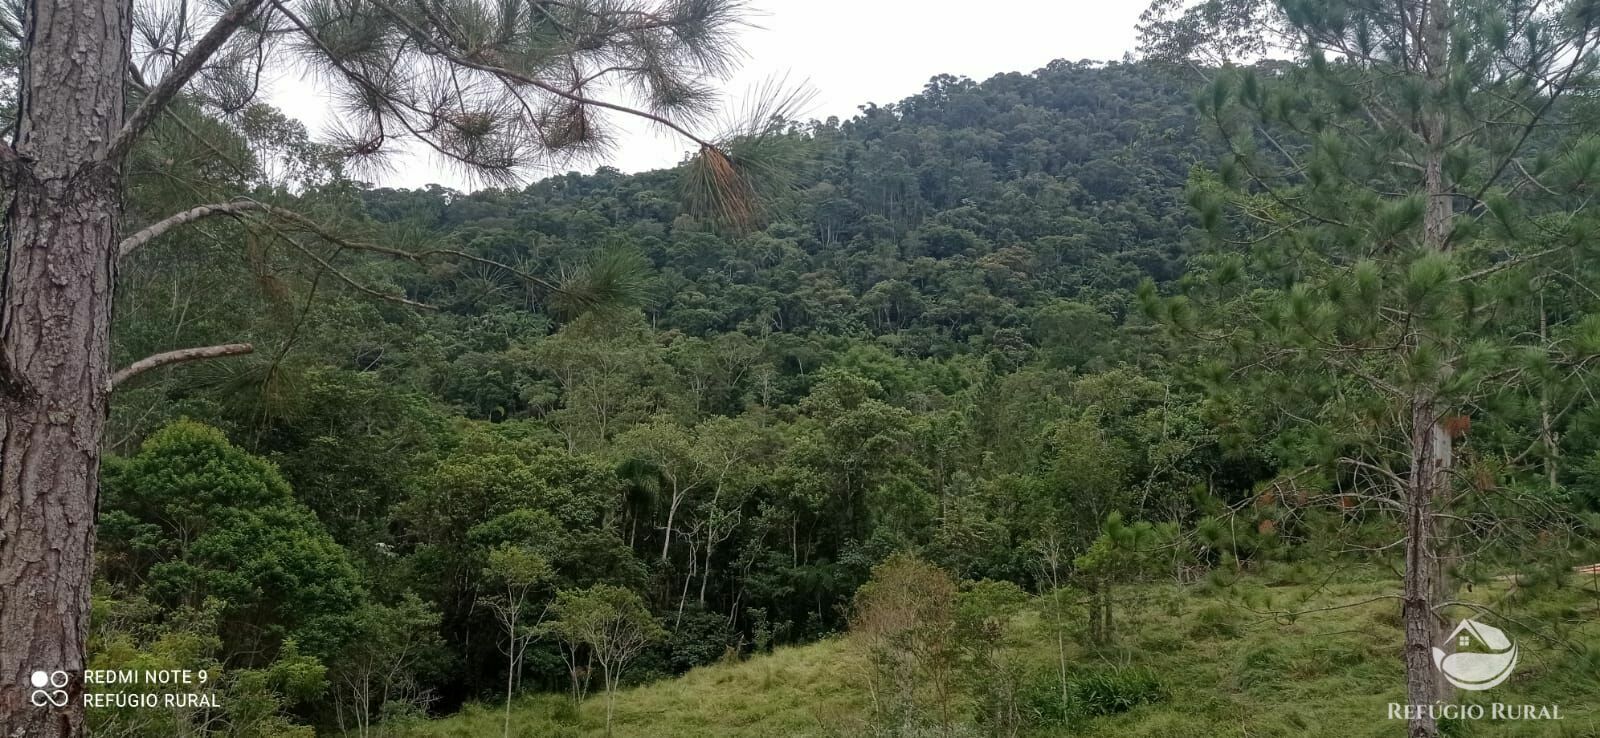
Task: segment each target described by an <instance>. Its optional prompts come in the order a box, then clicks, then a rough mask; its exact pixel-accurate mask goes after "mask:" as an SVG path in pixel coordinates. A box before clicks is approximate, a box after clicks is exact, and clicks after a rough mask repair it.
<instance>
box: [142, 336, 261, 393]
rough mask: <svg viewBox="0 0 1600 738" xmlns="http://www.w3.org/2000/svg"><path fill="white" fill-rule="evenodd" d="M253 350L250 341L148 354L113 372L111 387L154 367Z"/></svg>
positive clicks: (240, 354) (234, 354)
mask: <svg viewBox="0 0 1600 738" xmlns="http://www.w3.org/2000/svg"><path fill="white" fill-rule="evenodd" d="M253 351H255V347H254V346H251V345H250V344H248V343H225V344H222V345H220V346H201V347H198V348H186V349H177V350H176V351H167V352H165V353H160V354H155V355H153V356H147V357H145V358H143V359H140V360H138V361H135V362H133V363H132V364H129V365H128V366H126V367H123V368H122V369H118V370H117V371H116V373H115V374H112V375H111V380H110V387H111V389H116V388H117V386H119V385H121V384H122V383H123V382H126V381H128V380H130V379H133V378H134V377H137V376H139V375H140V374H143V373H145V372H148V371H150V370H152V369H159V368H161V367H164V366H171V365H173V364H184V363H188V362H191V361H203V360H206V359H220V358H223V357H227V356H243V355H245V354H248V353H251V352H253Z"/></svg>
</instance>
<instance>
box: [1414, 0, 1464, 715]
mask: <svg viewBox="0 0 1600 738" xmlns="http://www.w3.org/2000/svg"><path fill="white" fill-rule="evenodd" d="M1415 10H1416V11H1417V12H1416V13H1415V14H1414V17H1415V18H1416V19H1417V21H1416V22H1417V35H1418V37H1419V40H1420V41H1421V49H1420V51H1421V52H1422V59H1421V61H1422V66H1423V69H1422V72H1423V74H1424V75H1425V78H1426V80H1427V90H1428V94H1429V98H1430V99H1429V100H1427V101H1426V102H1425V103H1424V105H1425V106H1426V107H1425V108H1424V112H1423V113H1422V115H1421V116H1420V119H1419V120H1418V124H1419V126H1418V127H1419V131H1418V133H1420V134H1421V136H1422V140H1423V143H1424V145H1425V146H1426V151H1425V152H1424V157H1423V182H1422V185H1423V192H1424V194H1425V195H1426V197H1427V208H1426V209H1425V210H1424V213H1423V226H1422V239H1423V247H1424V248H1425V249H1427V250H1428V251H1430V252H1445V251H1449V249H1450V235H1451V234H1450V231H1451V221H1452V220H1453V218H1454V203H1453V196H1452V195H1451V194H1450V193H1451V191H1452V187H1451V185H1450V183H1449V181H1448V179H1447V177H1446V175H1445V171H1444V157H1445V135H1446V132H1445V112H1444V109H1443V106H1444V105H1445V104H1446V101H1445V100H1444V97H1445V95H1446V88H1445V81H1446V79H1447V77H1448V74H1449V69H1448V64H1449V59H1448V55H1447V54H1448V36H1449V30H1450V26H1449V24H1450V18H1449V8H1448V7H1447V5H1446V3H1445V0H1421V2H1418V3H1417V4H1416V7H1415ZM1414 340H1415V341H1416V343H1415V344H1414V345H1413V346H1412V349H1413V350H1417V349H1419V348H1421V345H1420V344H1421V341H1422V340H1425V339H1424V338H1423V336H1421V335H1420V334H1418V335H1416V336H1414ZM1410 404H1411V408H1410V410H1411V433H1410V446H1411V464H1410V469H1409V470H1408V475H1407V478H1406V490H1405V517H1406V521H1405V523H1406V570H1405V577H1404V582H1403V595H1402V597H1403V599H1402V615H1403V619H1404V623H1405V665H1406V699H1407V700H1408V702H1409V703H1410V704H1412V705H1428V704H1431V703H1433V702H1435V701H1437V700H1441V699H1444V698H1447V697H1448V696H1449V692H1448V691H1447V689H1446V688H1445V687H1444V686H1443V682H1442V680H1440V679H1439V677H1438V674H1437V673H1436V672H1435V671H1434V667H1433V662H1432V649H1433V646H1434V644H1435V643H1436V642H1437V640H1438V637H1439V633H1440V628H1439V620H1438V616H1437V615H1436V613H1435V612H1434V608H1435V607H1436V606H1438V605H1439V604H1442V603H1443V602H1445V601H1446V600H1447V598H1448V593H1449V591H1450V587H1449V585H1448V583H1447V582H1446V581H1445V578H1446V567H1445V566H1444V559H1445V556H1444V555H1443V554H1442V552H1444V551H1446V550H1448V549H1449V546H1450V542H1449V540H1448V539H1449V536H1448V534H1441V532H1440V531H1439V530H1438V528H1437V525H1438V520H1437V517H1436V516H1437V515H1438V513H1439V512H1441V511H1442V509H1443V508H1445V507H1448V504H1449V492H1450V489H1449V485H1450V476H1449V475H1450V465H1451V460H1452V455H1453V453H1452V448H1451V444H1452V441H1451V438H1450V435H1449V434H1448V433H1446V432H1445V430H1444V429H1443V428H1442V427H1441V426H1440V421H1441V408H1440V407H1439V406H1438V402H1437V398H1436V395H1435V394H1434V393H1433V391H1432V390H1431V389H1428V388H1418V389H1417V390H1415V391H1414V392H1413V393H1412V396H1411V403H1410ZM1416 712H1417V713H1418V717H1417V718H1415V719H1413V720H1411V721H1410V723H1409V725H1408V728H1407V734H1408V735H1409V736H1410V738H1437V737H1438V735H1439V728H1438V725H1437V724H1436V723H1435V721H1434V720H1433V719H1432V718H1431V717H1429V716H1428V712H1427V711H1426V710H1418V711H1416Z"/></svg>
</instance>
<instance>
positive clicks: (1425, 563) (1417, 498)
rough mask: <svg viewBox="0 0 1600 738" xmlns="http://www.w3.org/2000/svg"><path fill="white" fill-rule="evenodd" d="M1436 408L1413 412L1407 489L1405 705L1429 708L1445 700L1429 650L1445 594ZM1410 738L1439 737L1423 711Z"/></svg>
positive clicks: (1444, 468)
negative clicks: (1438, 524) (1437, 524)
mask: <svg viewBox="0 0 1600 738" xmlns="http://www.w3.org/2000/svg"><path fill="white" fill-rule="evenodd" d="M1435 415H1436V413H1435V409H1434V405H1433V403H1432V402H1431V401H1429V400H1426V399H1419V400H1417V401H1415V402H1414V403H1413V404H1412V408H1411V447H1412V457H1411V469H1410V475H1409V477H1408V483H1407V488H1406V499H1405V510H1406V569H1405V582H1404V594H1403V599H1402V614H1403V616H1404V622H1405V664H1406V700H1407V702H1408V703H1409V704H1411V705H1428V704H1431V703H1433V702H1435V701H1436V700H1440V699H1442V698H1444V697H1446V696H1448V695H1447V694H1446V693H1445V692H1444V691H1443V689H1442V688H1441V686H1440V680H1439V678H1438V674H1437V673H1436V672H1435V671H1434V667H1433V661H1432V653H1433V651H1432V649H1433V647H1434V645H1435V644H1436V643H1437V642H1438V638H1439V632H1440V631H1439V621H1438V618H1437V617H1436V616H1435V615H1434V611H1433V607H1434V605H1435V604H1437V603H1438V602H1439V598H1440V596H1441V592H1442V591H1443V589H1444V572H1443V570H1442V567H1441V566H1440V561H1439V557H1438V555H1437V551H1438V550H1439V541H1438V540H1437V537H1436V532H1437V531H1436V530H1435V528H1434V523H1435V519H1434V515H1435V512H1434V507H1435V502H1436V501H1438V500H1439V499H1440V498H1441V497H1442V492H1443V490H1444V488H1445V486H1446V485H1448V484H1449V476H1448V475H1449V464H1450V456H1449V453H1450V452H1449V444H1450V439H1449V436H1448V435H1446V434H1445V432H1444V430H1443V429H1442V428H1440V427H1439V425H1438V423H1437V422H1436V417H1435ZM1407 735H1408V736H1410V738H1437V736H1438V735H1439V731H1438V726H1436V725H1435V724H1434V721H1433V720H1432V719H1431V718H1429V717H1428V716H1427V713H1426V712H1425V711H1424V712H1422V713H1421V715H1420V716H1419V717H1417V718H1415V719H1413V720H1411V722H1410V726H1409V729H1408V732H1407Z"/></svg>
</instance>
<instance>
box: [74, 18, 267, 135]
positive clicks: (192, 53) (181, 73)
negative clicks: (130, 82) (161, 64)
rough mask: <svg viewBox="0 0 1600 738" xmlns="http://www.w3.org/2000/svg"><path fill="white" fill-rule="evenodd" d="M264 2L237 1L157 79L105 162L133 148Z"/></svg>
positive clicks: (130, 118)
mask: <svg viewBox="0 0 1600 738" xmlns="http://www.w3.org/2000/svg"><path fill="white" fill-rule="evenodd" d="M265 2H266V0H239V2H237V3H235V4H234V5H233V6H232V7H230V8H228V11H227V12H225V13H223V14H222V17H221V18H218V19H217V24H216V25H214V26H212V27H211V30H209V31H206V35H204V36H202V37H200V40H199V41H197V42H195V45H194V47H193V48H191V49H189V53H188V54H185V55H184V57H183V60H182V61H179V62H178V63H177V64H175V65H174V66H173V67H172V70H171V71H169V72H167V74H166V76H165V77H162V78H161V82H159V83H157V84H156V86H155V87H154V88H152V89H151V90H150V94H148V95H145V98H144V102H141V103H139V107H138V108H137V109H135V110H134V111H133V115H131V116H128V121H127V122H126V123H124V124H123V125H122V130H121V131H118V132H117V137H116V138H115V139H113V140H112V141H111V145H110V146H108V147H107V148H106V156H105V158H106V160H107V161H112V162H115V161H119V160H121V159H122V157H123V156H125V155H126V154H127V153H128V151H129V150H130V149H132V148H133V143H134V141H136V140H138V138H139V134H141V133H144V129H146V128H148V127H149V126H150V123H151V122H152V121H154V120H155V119H156V116H157V115H158V114H160V113H161V111H162V110H163V109H165V108H166V107H167V104H168V103H170V102H172V99H173V98H175V97H177V96H178V93H179V92H181V91H182V90H183V88H184V86H185V85H187V84H189V80H190V79H193V78H194V76H195V75H196V74H198V73H199V72H200V68H201V67H203V66H205V63H206V62H207V61H208V60H210V59H211V55H212V54H215V53H216V51H217V49H220V48H222V45H223V44H225V43H227V42H228V39H229V38H231V37H232V36H233V33H234V31H237V30H239V27H240V26H242V25H244V24H245V21H248V20H249V19H250V16H252V15H254V14H255V12H256V10H258V9H259V8H260V7H261V5H262V4H263V3H265Z"/></svg>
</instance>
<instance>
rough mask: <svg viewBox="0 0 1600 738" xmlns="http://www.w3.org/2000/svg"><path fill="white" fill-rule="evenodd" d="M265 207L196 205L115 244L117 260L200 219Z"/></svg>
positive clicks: (255, 204)
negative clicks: (163, 235)
mask: <svg viewBox="0 0 1600 738" xmlns="http://www.w3.org/2000/svg"><path fill="white" fill-rule="evenodd" d="M266 207H267V206H266V205H264V204H262V203H259V202H256V201H255V200H234V201H233V202H219V203H208V204H206V205H198V206H195V207H193V208H190V209H188V210H185V211H183V212H181V213H178V214H176V215H170V216H167V217H166V218H165V219H162V220H160V221H157V222H155V223H152V224H151V225H149V226H146V227H145V228H143V229H141V230H140V231H139V232H138V233H135V234H133V235H131V236H128V237H127V238H124V239H122V243H119V244H117V258H118V259H126V258H127V257H128V255H129V254H131V253H133V252H134V251H137V250H138V249H139V247H140V246H143V245H145V244H146V243H149V242H150V241H152V240H154V239H156V238H157V237H159V236H161V235H162V234H163V233H166V232H167V231H170V230H172V229H174V228H177V227H178V226H181V225H183V224H185V223H193V222H194V221H197V220H200V219H202V218H209V217H211V216H213V215H234V214H237V213H242V212H245V211H248V210H264V209H266Z"/></svg>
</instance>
